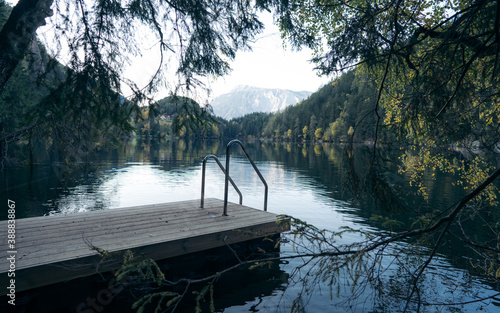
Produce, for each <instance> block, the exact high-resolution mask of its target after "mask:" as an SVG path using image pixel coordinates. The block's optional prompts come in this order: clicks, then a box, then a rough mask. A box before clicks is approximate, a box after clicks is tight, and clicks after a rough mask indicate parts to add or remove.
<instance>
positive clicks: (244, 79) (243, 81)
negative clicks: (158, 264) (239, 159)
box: [7, 0, 332, 102]
mask: <svg viewBox="0 0 500 313" xmlns="http://www.w3.org/2000/svg"><path fill="white" fill-rule="evenodd" d="M7 2H9V3H11V4H15V3H17V0H7ZM260 17H261V20H262V21H263V22H264V24H265V29H264V31H263V33H261V34H259V35H258V36H257V38H256V40H255V41H254V42H253V43H251V47H252V51H238V52H237V54H236V58H235V60H233V61H231V62H230V66H231V68H232V72H231V73H230V74H228V75H226V76H223V77H219V78H217V79H213V78H211V79H207V80H208V81H207V85H208V86H209V88H210V89H211V93H210V95H209V98H208V99H207V100H208V101H210V100H211V99H213V98H214V97H217V96H219V95H221V94H224V93H228V92H229V91H231V90H232V89H234V88H235V87H236V86H239V85H248V86H255V87H261V88H278V89H289V90H293V91H311V92H314V91H316V90H318V89H319V88H320V87H321V86H323V85H325V84H327V83H328V82H329V81H330V80H331V79H332V78H331V77H324V76H323V77H319V76H318V75H317V73H316V71H315V70H314V69H313V68H314V65H313V64H312V63H310V62H309V60H310V59H311V57H312V53H311V51H310V50H308V49H302V50H301V51H292V49H291V47H289V46H288V47H287V48H284V46H283V44H284V42H283V40H282V39H281V37H280V34H279V29H278V27H277V26H276V25H274V23H273V17H272V14H271V13H268V12H264V13H261V14H260ZM43 32H44V30H43V29H42V30H39V32H38V33H39V35H40V33H43ZM151 50H154V49H151ZM158 60H159V58H158V57H157V56H154V55H153V56H152V55H147V54H146V55H144V56H143V57H142V58H138V59H137V60H135V62H134V63H133V64H132V65H131V67H130V68H129V69H127V70H126V71H125V77H127V78H132V79H133V80H134V81H136V82H138V84H139V85H141V84H142V83H144V84H145V83H147V82H148V79H149V78H150V77H151V75H152V74H153V73H154V72H155V70H156V68H157V64H158ZM168 94H169V90H167V89H163V90H160V91H159V92H158V94H157V95H156V98H158V99H161V98H163V97H165V96H168ZM125 95H126V93H125ZM207 100H205V101H207ZM205 101H202V102H205Z"/></svg>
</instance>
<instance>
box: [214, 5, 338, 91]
mask: <svg viewBox="0 0 500 313" xmlns="http://www.w3.org/2000/svg"><path fill="white" fill-rule="evenodd" d="M261 17H262V20H263V22H264V23H265V25H266V28H265V30H264V32H263V33H262V34H260V35H259V36H258V38H257V40H256V41H255V43H254V44H252V51H248V52H247V51H239V52H237V54H236V59H235V60H234V61H233V62H231V67H232V69H233V72H232V73H231V74H230V75H227V76H224V77H222V78H219V79H217V80H216V81H214V82H212V83H211V87H212V90H213V94H214V96H217V95H220V94H223V93H227V92H228V91H230V90H231V89H233V88H234V87H236V86H238V85H249V86H255V87H261V88H279V89H290V90H294V91H303V90H305V91H312V92H314V91H316V90H318V89H319V88H320V87H321V86H323V85H325V84H326V83H328V82H329V81H330V80H331V78H328V77H324V76H323V77H318V75H317V73H316V71H314V64H312V63H310V62H309V60H310V59H311V57H312V52H311V51H310V50H309V49H302V50H301V51H292V49H291V47H289V46H288V47H287V48H284V47H283V40H282V39H281V37H280V34H279V29H278V27H277V26H276V25H274V24H273V17H272V15H271V13H266V14H262V15H261Z"/></svg>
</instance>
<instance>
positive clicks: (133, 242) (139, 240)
mask: <svg viewBox="0 0 500 313" xmlns="http://www.w3.org/2000/svg"><path fill="white" fill-rule="evenodd" d="M268 222H271V223H275V219H269V218H267V217H266V218H255V217H254V218H251V217H250V218H247V219H245V220H234V221H228V222H226V223H223V224H222V223H217V222H216V223H217V224H215V225H213V224H212V225H209V224H208V223H196V224H194V225H191V226H189V228H187V229H186V228H179V227H173V228H166V229H165V230H164V231H163V232H162V233H160V234H158V235H155V231H156V230H157V228H153V229H136V230H129V231H126V232H122V234H124V235H125V234H128V236H129V238H125V239H122V240H120V241H117V240H116V238H121V236H118V234H117V233H113V232H110V233H106V234H104V235H100V236H89V237H88V238H83V237H81V236H79V237H76V238H71V239H70V240H68V241H66V242H65V241H62V242H61V245H56V244H55V243H53V242H46V243H45V245H39V246H34V247H32V248H31V249H30V248H27V247H18V250H22V251H23V252H22V256H23V257H26V256H32V258H31V259H32V260H36V262H45V259H44V258H43V257H42V258H36V259H34V258H33V257H34V256H35V255H37V254H40V255H42V256H49V258H51V255H57V259H64V258H69V257H72V256H74V255H75V254H77V255H80V254H89V255H90V254H93V251H92V250H90V247H89V245H88V244H87V242H86V241H85V239H87V240H88V243H91V244H92V245H93V246H96V247H99V248H101V249H105V250H107V251H111V252H112V251H117V250H120V249H122V248H126V247H128V248H134V247H138V246H141V245H143V244H144V243H148V242H153V243H155V242H162V241H165V240H176V239H179V238H184V237H192V236H198V235H203V234H206V233H214V232H220V231H226V230H232V229H239V228H242V227H245V226H248V225H258V224H263V223H268ZM184 225H185V224H184ZM163 227H166V226H163ZM68 255H69V256H68ZM22 263H23V265H28V264H30V263H25V262H22Z"/></svg>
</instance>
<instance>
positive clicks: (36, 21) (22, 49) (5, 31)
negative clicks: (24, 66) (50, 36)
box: [0, 0, 54, 94]
mask: <svg viewBox="0 0 500 313" xmlns="http://www.w3.org/2000/svg"><path fill="white" fill-rule="evenodd" d="M53 2H54V0H19V2H18V3H17V5H16V6H15V7H14V8H13V9H12V12H11V14H10V16H9V19H8V20H7V22H6V23H5V24H4V26H3V28H2V30H1V31H0V94H2V92H3V90H4V89H5V85H6V84H7V82H8V81H9V78H10V77H11V76H12V73H13V72H14V70H15V68H16V67H17V64H18V63H19V61H21V60H22V59H23V57H24V55H25V53H26V51H27V49H28V46H29V44H30V42H31V40H32V39H33V38H34V37H35V34H36V30H37V29H38V27H40V26H43V25H45V19H46V18H47V17H49V16H51V15H52V10H51V8H50V7H51V5H52V3H53Z"/></svg>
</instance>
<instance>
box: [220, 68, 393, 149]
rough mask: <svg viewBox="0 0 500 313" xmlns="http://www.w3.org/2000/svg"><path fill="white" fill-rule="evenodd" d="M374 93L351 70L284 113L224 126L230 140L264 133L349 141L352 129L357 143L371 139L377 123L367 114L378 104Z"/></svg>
mask: <svg viewBox="0 0 500 313" xmlns="http://www.w3.org/2000/svg"><path fill="white" fill-rule="evenodd" d="M375 92H376V88H375V85H374V84H373V83H372V82H371V81H370V80H368V78H367V76H366V75H363V74H356V73H355V71H350V72H347V73H346V74H344V75H342V76H340V77H339V78H338V79H336V80H335V81H333V82H332V83H330V84H327V85H325V86H323V87H322V88H320V89H319V90H318V91H317V92H315V93H313V94H312V95H310V96H309V98H308V99H306V100H304V101H302V102H300V103H298V104H296V105H294V106H290V107H288V108H286V109H285V110H284V111H283V112H281V113H275V114H266V113H253V114H250V115H247V116H244V117H241V118H237V119H234V120H232V121H230V122H225V123H224V127H225V129H227V131H226V134H228V135H229V137H235V136H237V135H241V136H256V137H260V136H262V134H263V136H264V137H268V138H284V139H285V140H291V141H301V140H320V139H325V140H329V141H340V140H347V139H348V133H349V129H350V128H351V127H352V128H353V130H354V129H355V132H353V133H352V134H353V135H354V136H355V137H356V139H357V140H359V141H364V140H370V139H373V138H374V136H375V127H374V125H375V123H374V118H373V116H368V114H369V112H371V111H372V110H373V108H374V105H375V104H374V99H375ZM289 130H290V131H289ZM304 130H305V131H304ZM382 136H385V134H383V135H382Z"/></svg>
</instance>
